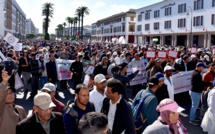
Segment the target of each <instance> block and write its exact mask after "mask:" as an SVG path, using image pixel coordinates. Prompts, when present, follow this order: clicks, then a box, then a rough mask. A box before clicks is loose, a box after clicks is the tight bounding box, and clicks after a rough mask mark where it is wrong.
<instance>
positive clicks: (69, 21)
mask: <svg viewBox="0 0 215 134" xmlns="http://www.w3.org/2000/svg"><path fill="white" fill-rule="evenodd" d="M67 22H68V23H69V24H70V30H71V37H72V35H73V32H72V31H73V30H72V25H73V23H74V18H71V17H67Z"/></svg>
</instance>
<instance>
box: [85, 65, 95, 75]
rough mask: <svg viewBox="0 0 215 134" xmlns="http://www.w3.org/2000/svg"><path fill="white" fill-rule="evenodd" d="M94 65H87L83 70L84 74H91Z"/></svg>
mask: <svg viewBox="0 0 215 134" xmlns="http://www.w3.org/2000/svg"><path fill="white" fill-rule="evenodd" d="M93 71H94V67H93V66H88V67H87V68H86V70H85V73H86V74H93Z"/></svg>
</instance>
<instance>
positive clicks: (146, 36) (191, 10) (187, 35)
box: [135, 0, 215, 47]
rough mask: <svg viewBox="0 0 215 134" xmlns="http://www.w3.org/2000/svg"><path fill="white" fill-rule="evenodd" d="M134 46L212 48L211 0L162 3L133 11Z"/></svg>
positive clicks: (214, 14) (214, 0)
mask: <svg viewBox="0 0 215 134" xmlns="http://www.w3.org/2000/svg"><path fill="white" fill-rule="evenodd" d="M136 17H137V22H136V36H135V42H136V43H146V42H148V43H152V40H153V38H157V39H158V42H157V44H161V45H165V44H166V45H173V46H177V45H183V46H186V45H187V46H189V45H191V44H193V45H196V46H204V47H210V45H211V44H213V45H215V0H164V1H162V2H159V3H155V4H153V5H150V6H147V7H143V8H140V9H137V10H136Z"/></svg>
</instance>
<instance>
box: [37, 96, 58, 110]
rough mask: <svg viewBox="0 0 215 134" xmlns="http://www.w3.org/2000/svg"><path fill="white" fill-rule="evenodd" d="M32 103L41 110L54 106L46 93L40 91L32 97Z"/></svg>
mask: <svg viewBox="0 0 215 134" xmlns="http://www.w3.org/2000/svg"><path fill="white" fill-rule="evenodd" d="M34 105H35V106H37V107H39V108H40V109H42V110H47V109H49V108H51V107H56V106H55V104H54V103H53V102H52V100H51V96H50V95H49V94H48V93H45V92H41V93H38V94H37V95H36V96H35V97H34Z"/></svg>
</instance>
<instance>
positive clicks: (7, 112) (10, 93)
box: [0, 69, 26, 134]
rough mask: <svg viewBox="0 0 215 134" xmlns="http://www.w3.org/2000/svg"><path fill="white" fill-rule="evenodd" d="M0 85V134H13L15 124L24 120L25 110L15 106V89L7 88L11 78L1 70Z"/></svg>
mask: <svg viewBox="0 0 215 134" xmlns="http://www.w3.org/2000/svg"><path fill="white" fill-rule="evenodd" d="M1 76H2V82H1V84H0V134H15V132H16V124H17V123H18V122H19V121H21V120H23V119H25V118H26V113H25V109H24V108H23V107H22V106H19V105H15V104H14V101H15V89H14V88H12V87H9V88H8V87H7V85H8V80H9V79H10V77H11V76H9V75H8V74H7V72H6V71H5V69H4V70H2V73H1Z"/></svg>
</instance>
